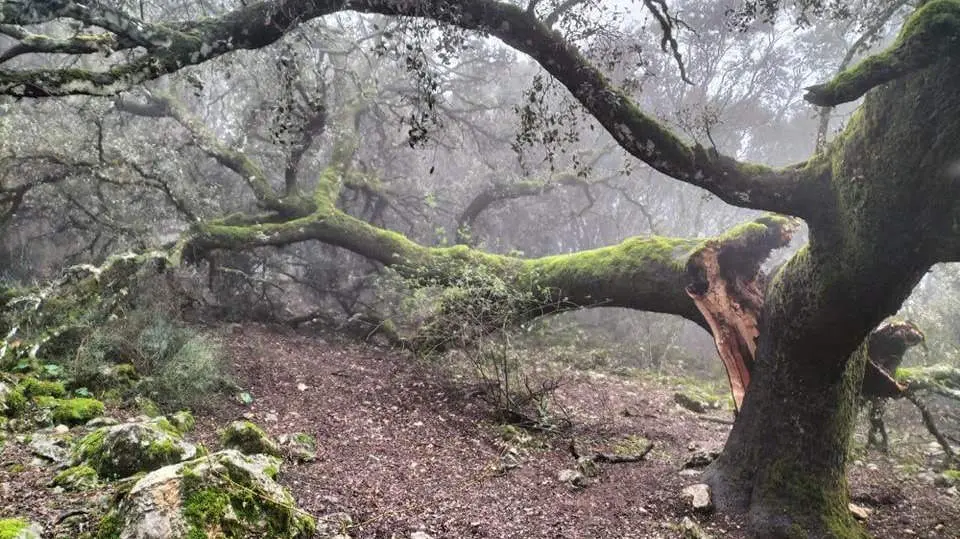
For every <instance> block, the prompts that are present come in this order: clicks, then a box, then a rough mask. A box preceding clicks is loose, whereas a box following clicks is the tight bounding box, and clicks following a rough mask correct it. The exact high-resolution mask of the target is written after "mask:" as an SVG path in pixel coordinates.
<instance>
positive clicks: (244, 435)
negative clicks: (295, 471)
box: [220, 421, 281, 457]
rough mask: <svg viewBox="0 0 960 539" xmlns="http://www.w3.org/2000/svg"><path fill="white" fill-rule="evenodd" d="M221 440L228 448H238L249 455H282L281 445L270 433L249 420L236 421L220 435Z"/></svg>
mask: <svg viewBox="0 0 960 539" xmlns="http://www.w3.org/2000/svg"><path fill="white" fill-rule="evenodd" d="M220 442H221V443H222V444H223V447H225V448H227V449H237V450H239V451H241V452H242V453H245V454H247V455H256V454H258V453H262V454H264V455H272V456H274V457H279V456H281V452H280V446H279V445H278V444H277V442H275V441H274V440H273V439H272V438H270V435H268V434H267V433H266V432H264V431H263V429H261V428H260V427H258V426H256V425H254V424H253V423H251V422H249V421H234V422H233V423H230V424H229V425H227V428H225V429H224V430H223V434H221V435H220Z"/></svg>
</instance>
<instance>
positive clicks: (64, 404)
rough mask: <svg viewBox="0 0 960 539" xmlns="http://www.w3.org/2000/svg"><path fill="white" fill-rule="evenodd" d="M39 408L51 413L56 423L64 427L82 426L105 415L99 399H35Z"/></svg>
mask: <svg viewBox="0 0 960 539" xmlns="http://www.w3.org/2000/svg"><path fill="white" fill-rule="evenodd" d="M34 402H35V403H36V404H37V407H38V408H40V409H41V410H42V411H45V412H49V414H50V419H51V420H52V421H53V422H54V423H62V424H64V425H82V424H84V423H86V422H87V421H90V420H91V419H93V418H95V417H98V416H101V415H103V412H104V406H103V403H102V402H100V401H98V400H97V399H83V398H77V399H58V398H56V397H47V396H41V397H37V398H35V399H34Z"/></svg>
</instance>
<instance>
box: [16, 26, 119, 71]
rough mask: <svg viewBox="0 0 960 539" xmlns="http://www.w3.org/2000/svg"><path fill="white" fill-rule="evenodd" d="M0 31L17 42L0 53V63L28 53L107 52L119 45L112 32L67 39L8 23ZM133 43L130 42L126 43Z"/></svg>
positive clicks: (117, 47)
mask: <svg viewBox="0 0 960 539" xmlns="http://www.w3.org/2000/svg"><path fill="white" fill-rule="evenodd" d="M0 33H2V34H4V35H7V36H10V37H12V38H14V39H16V40H17V41H19V43H17V44H16V45H14V46H13V47H10V48H9V49H7V50H5V51H3V53H2V54H0V63H3V62H6V61H8V60H11V59H13V58H16V57H18V56H22V55H24V54H29V53H45V54H52V53H59V54H93V53H97V52H102V53H105V54H109V53H111V52H113V51H114V50H117V49H119V48H124V47H121V46H120V45H119V44H118V43H117V37H116V36H115V35H114V34H86V35H76V36H73V37H71V38H67V39H57V38H52V37H48V36H45V35H42V34H33V33H30V32H27V31H26V30H24V29H23V28H21V27H19V26H15V25H10V24H0ZM127 44H128V45H133V44H132V43H127Z"/></svg>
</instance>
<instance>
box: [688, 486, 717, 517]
mask: <svg viewBox="0 0 960 539" xmlns="http://www.w3.org/2000/svg"><path fill="white" fill-rule="evenodd" d="M682 494H683V497H684V498H685V499H686V500H688V501H689V502H690V505H691V506H693V509H694V511H700V512H703V513H709V512H710V511H713V499H712V497H711V493H710V485H707V484H706V483H697V484H695V485H690V486H689V487H686V488H684V489H683V492H682Z"/></svg>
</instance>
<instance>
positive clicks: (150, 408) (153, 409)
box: [133, 395, 163, 417]
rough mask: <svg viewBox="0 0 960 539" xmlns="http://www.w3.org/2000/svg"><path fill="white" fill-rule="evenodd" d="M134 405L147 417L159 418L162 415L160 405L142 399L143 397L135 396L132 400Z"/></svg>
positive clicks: (144, 398)
mask: <svg viewBox="0 0 960 539" xmlns="http://www.w3.org/2000/svg"><path fill="white" fill-rule="evenodd" d="M133 401H134V403H135V404H136V405H137V409H138V410H140V413H141V414H143V415H145V416H147V417H160V416H162V415H163V410H161V409H160V405H159V404H157V403H156V402H154V401H153V399H149V398H147V397H144V396H143V395H137V396H136V397H135V398H134V399H133Z"/></svg>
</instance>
